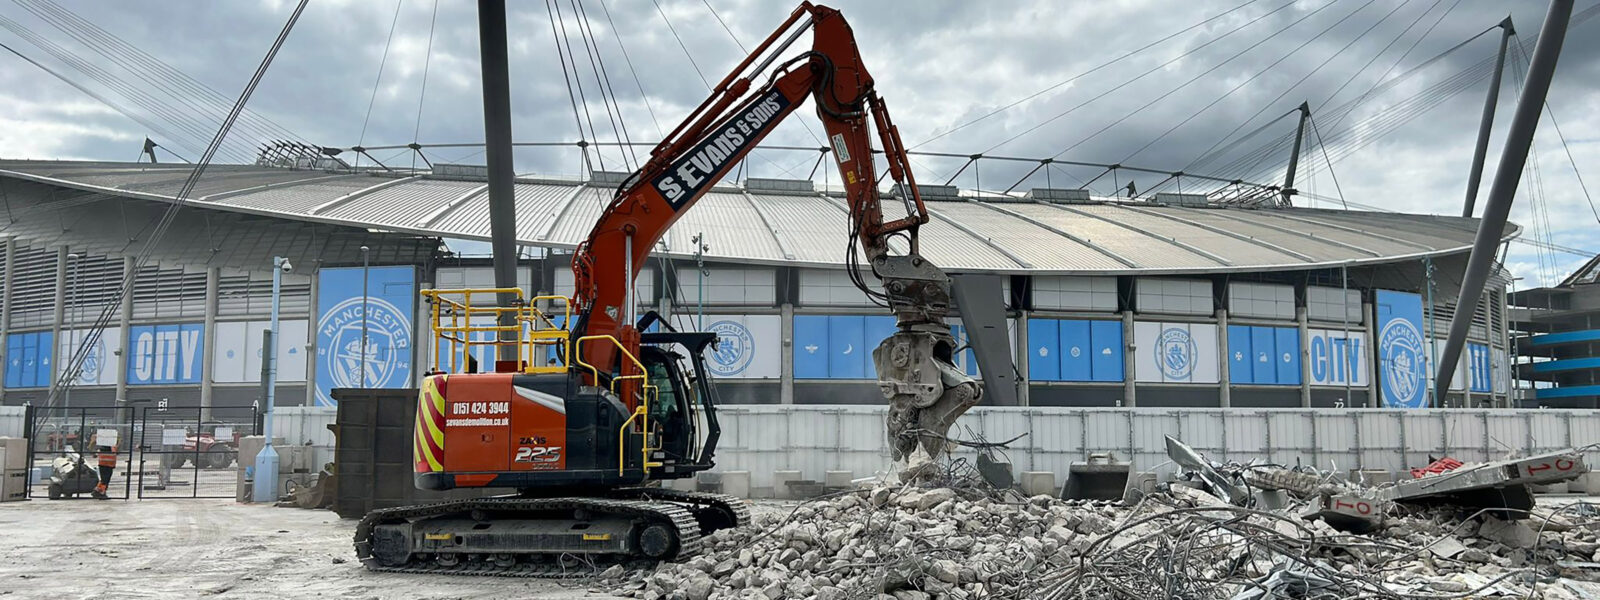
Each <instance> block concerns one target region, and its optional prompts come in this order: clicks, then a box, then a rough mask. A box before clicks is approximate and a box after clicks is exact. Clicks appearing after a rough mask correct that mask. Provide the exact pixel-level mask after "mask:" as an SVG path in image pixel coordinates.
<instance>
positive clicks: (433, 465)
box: [412, 379, 444, 471]
mask: <svg viewBox="0 0 1600 600" xmlns="http://www.w3.org/2000/svg"><path fill="white" fill-rule="evenodd" d="M430 392H431V393H432V394H433V398H429V397H428V395H429V393H430ZM438 396H439V393H438V388H437V387H436V386H434V384H433V380H431V379H427V380H424V383H423V387H422V399H423V400H424V401H427V400H435V402H434V404H435V405H438V404H442V403H443V399H442V398H439V397H438ZM424 412H426V410H425V408H424V407H421V406H419V407H417V423H416V425H415V426H414V427H413V428H412V430H413V431H415V432H416V434H415V437H416V442H415V443H414V444H413V446H414V449H413V450H414V453H415V454H419V456H416V457H415V458H417V459H421V460H424V461H427V463H428V468H429V469H430V470H432V471H443V470H444V465H442V464H440V463H439V457H437V456H434V454H433V448H432V447H431V446H429V445H428V443H427V440H426V439H425V438H423V437H422V436H423V435H424V431H427V432H428V433H427V435H429V436H430V437H432V438H433V439H435V440H437V441H438V445H439V447H440V448H443V447H444V432H442V431H439V427H438V426H437V425H435V424H434V422H433V419H428V418H424V415H423V413H424ZM424 423H426V424H427V425H424Z"/></svg>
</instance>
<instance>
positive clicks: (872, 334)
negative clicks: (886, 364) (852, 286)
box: [794, 315, 895, 379]
mask: <svg viewBox="0 0 1600 600" xmlns="http://www.w3.org/2000/svg"><path fill="white" fill-rule="evenodd" d="M894 330H895V324H894V317H892V316H888V315H882V316H879V315H873V316H863V315H828V316H824V315H795V317H794V377H795V379H876V378H877V377H878V372H877V369H876V368H875V367H874V366H873V363H872V351H873V350H876V349H877V348H878V344H879V343H881V342H883V340H884V338H887V337H889V336H890V335H891V334H893V333H894Z"/></svg>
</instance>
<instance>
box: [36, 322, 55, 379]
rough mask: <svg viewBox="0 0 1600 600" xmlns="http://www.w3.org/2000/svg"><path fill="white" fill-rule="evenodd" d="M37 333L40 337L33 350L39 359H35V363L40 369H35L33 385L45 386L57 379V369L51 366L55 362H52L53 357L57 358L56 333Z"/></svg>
mask: <svg viewBox="0 0 1600 600" xmlns="http://www.w3.org/2000/svg"><path fill="white" fill-rule="evenodd" d="M37 335H38V337H37V338H36V341H35V344H37V346H36V347H35V348H34V350H33V352H34V356H36V357H38V360H35V361H34V362H33V364H34V367H35V368H36V369H38V370H36V371H34V375H33V385H35V386H38V387H45V386H48V385H50V381H51V380H52V379H55V370H54V369H52V368H51V366H52V365H53V364H54V363H52V362H51V359H53V358H55V356H54V355H55V349H56V334H55V333H54V332H50V331H41V332H39V333H38V334H37Z"/></svg>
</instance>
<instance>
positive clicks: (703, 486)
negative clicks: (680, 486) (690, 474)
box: [694, 471, 722, 494]
mask: <svg viewBox="0 0 1600 600" xmlns="http://www.w3.org/2000/svg"><path fill="white" fill-rule="evenodd" d="M694 489H695V491H697V492H709V493H712V494H720V493H722V474H721V473H713V472H710V471H707V472H704V473H700V474H699V475H695V476H694Z"/></svg>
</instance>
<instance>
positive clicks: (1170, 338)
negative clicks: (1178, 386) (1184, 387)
mask: <svg viewBox="0 0 1600 600" xmlns="http://www.w3.org/2000/svg"><path fill="white" fill-rule="evenodd" d="M1155 354H1156V356H1155V358H1156V365H1158V366H1159V367H1160V368H1161V374H1162V375H1164V376H1166V378H1167V379H1169V380H1187V379H1189V377H1190V376H1191V375H1194V354H1195V345H1194V338H1193V337H1190V336H1189V332H1188V331H1186V330H1183V329H1178V328H1176V327H1172V328H1168V329H1164V330H1162V331H1161V337H1160V338H1157V339H1156V347H1155Z"/></svg>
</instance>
